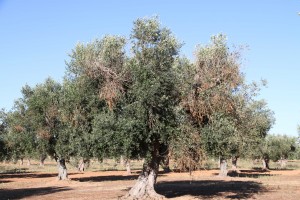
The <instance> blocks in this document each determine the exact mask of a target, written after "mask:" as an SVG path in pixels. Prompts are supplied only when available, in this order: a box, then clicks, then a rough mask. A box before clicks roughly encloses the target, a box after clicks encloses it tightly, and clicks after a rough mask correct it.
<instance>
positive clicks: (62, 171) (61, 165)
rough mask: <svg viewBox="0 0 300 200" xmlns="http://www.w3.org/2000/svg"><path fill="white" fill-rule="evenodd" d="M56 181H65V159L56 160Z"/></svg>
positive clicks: (66, 177) (66, 176)
mask: <svg viewBox="0 0 300 200" xmlns="http://www.w3.org/2000/svg"><path fill="white" fill-rule="evenodd" d="M57 164H58V180H67V179H68V173H67V167H66V162H65V159H58V162H57Z"/></svg>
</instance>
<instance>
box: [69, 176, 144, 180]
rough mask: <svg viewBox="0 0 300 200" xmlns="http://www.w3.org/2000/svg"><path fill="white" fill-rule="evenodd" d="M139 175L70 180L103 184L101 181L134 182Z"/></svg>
mask: <svg viewBox="0 0 300 200" xmlns="http://www.w3.org/2000/svg"><path fill="white" fill-rule="evenodd" d="M138 176H139V175H128V176H114V175H111V176H89V177H80V178H71V180H73V181H79V182H103V181H125V180H135V179H137V178H138Z"/></svg>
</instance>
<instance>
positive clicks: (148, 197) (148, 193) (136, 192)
mask: <svg viewBox="0 0 300 200" xmlns="http://www.w3.org/2000/svg"><path fill="white" fill-rule="evenodd" d="M159 163H160V158H159V152H158V148H155V150H154V151H153V152H152V160H151V161H150V162H149V163H147V164H144V166H143V170H142V173H141V174H140V176H139V178H138V180H137V182H136V183H135V185H134V186H133V187H132V188H131V189H130V190H129V192H128V194H127V195H125V196H124V197H123V198H122V199H132V200H133V199H134V200H135V199H139V200H160V199H164V196H162V195H160V194H157V193H156V191H155V189H154V185H155V184H156V179H157V175H158V169H159Z"/></svg>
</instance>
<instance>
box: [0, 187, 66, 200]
mask: <svg viewBox="0 0 300 200" xmlns="http://www.w3.org/2000/svg"><path fill="white" fill-rule="evenodd" d="M67 190H71V189H70V188H66V187H41V188H22V189H0V198H1V199H23V198H28V197H31V196H42V195H47V194H50V193H55V192H62V191H67ZM41 198H42V197H41Z"/></svg>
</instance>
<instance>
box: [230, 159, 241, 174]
mask: <svg viewBox="0 0 300 200" xmlns="http://www.w3.org/2000/svg"><path fill="white" fill-rule="evenodd" d="M237 161H238V157H237V156H232V158H231V164H232V165H231V170H232V171H234V172H239V170H238V168H237Z"/></svg>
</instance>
